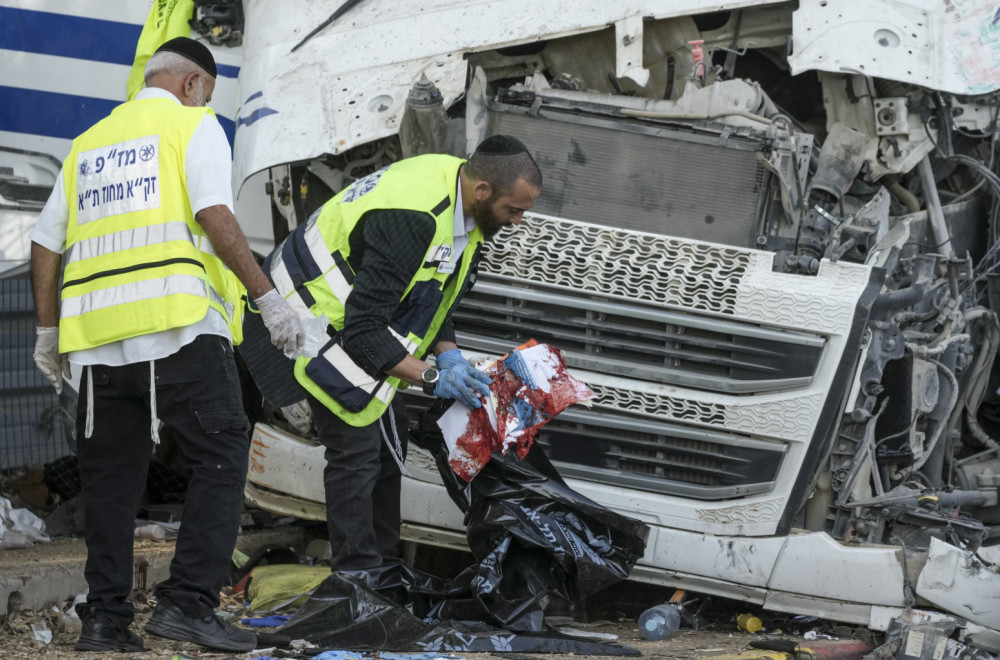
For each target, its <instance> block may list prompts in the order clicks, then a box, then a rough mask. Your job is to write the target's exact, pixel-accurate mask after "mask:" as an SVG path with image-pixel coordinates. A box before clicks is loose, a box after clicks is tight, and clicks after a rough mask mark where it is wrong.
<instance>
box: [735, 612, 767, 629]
mask: <svg viewBox="0 0 1000 660" xmlns="http://www.w3.org/2000/svg"><path fill="white" fill-rule="evenodd" d="M736 627H737V628H739V630H740V632H745V633H755V632H760V630H761V629H762V628H763V627H764V623H763V622H762V621H761V620H760V618H759V617H757V616H754V615H753V614H749V613H747V614H741V615H739V616H738V617H736Z"/></svg>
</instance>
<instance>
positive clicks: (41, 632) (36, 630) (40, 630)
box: [31, 621, 52, 644]
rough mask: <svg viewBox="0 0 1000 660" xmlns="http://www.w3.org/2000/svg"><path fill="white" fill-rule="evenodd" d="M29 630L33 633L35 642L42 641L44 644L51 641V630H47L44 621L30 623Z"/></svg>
mask: <svg viewBox="0 0 1000 660" xmlns="http://www.w3.org/2000/svg"><path fill="white" fill-rule="evenodd" d="M31 632H32V633H33V634H34V636H35V641H36V642H42V643H44V644H51V643H52V631H51V630H49V627H48V626H47V625H46V624H45V622H44V621H42V622H41V623H33V624H31Z"/></svg>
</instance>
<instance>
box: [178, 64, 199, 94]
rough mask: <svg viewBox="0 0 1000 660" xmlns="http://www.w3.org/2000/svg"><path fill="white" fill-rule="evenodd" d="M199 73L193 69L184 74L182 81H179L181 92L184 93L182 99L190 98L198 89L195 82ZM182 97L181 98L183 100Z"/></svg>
mask: <svg viewBox="0 0 1000 660" xmlns="http://www.w3.org/2000/svg"><path fill="white" fill-rule="evenodd" d="M199 75H200V74H198V73H197V72H195V71H191V72H190V73H186V74H184V78H182V83H181V93H182V94H183V95H184V99H186V98H191V97H193V96H194V95H195V94H197V91H198V85H197V82H198V76H199ZM184 99H181V100H182V101H183V100H184Z"/></svg>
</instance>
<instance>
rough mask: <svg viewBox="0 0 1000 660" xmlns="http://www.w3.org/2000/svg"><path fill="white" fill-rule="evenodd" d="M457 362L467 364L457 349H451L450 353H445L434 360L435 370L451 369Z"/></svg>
mask: <svg viewBox="0 0 1000 660" xmlns="http://www.w3.org/2000/svg"><path fill="white" fill-rule="evenodd" d="M459 362H468V360H466V359H465V358H464V357H462V351H460V350H458V349H457V348H453V349H451V350H450V351H445V352H444V353H442V354H441V355H438V356H437V357H436V358H434V363H435V364H437V368H438V369H440V370H441V371H444V370H445V369H451V368H452V367H454V366H455V365H456V364H458V363H459Z"/></svg>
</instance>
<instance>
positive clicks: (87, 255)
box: [59, 98, 245, 352]
mask: <svg viewBox="0 0 1000 660" xmlns="http://www.w3.org/2000/svg"><path fill="white" fill-rule="evenodd" d="M209 113H211V110H209V109H208V108H190V107H186V106H182V105H180V104H178V103H176V102H174V101H172V100H170V99H165V98H149V99H141V100H138V101H132V102H129V103H125V104H123V105H121V106H118V107H117V108H116V109H115V110H114V111H113V112H112V113H111V115H110V116H108V117H107V118H105V119H104V120H102V121H100V122H98V123H97V124H96V125H95V126H93V127H92V128H91V129H90V130H88V131H87V132H85V133H84V134H83V135H81V136H80V137H78V138H77V139H76V140H74V142H73V147H72V150H71V151H70V154H69V156H67V158H66V161H65V162H64V164H63V178H64V181H65V185H66V197H67V199H68V200H70V205H69V222H68V225H67V234H66V248H67V249H66V253H65V256H64V261H63V263H64V272H63V285H62V289H61V304H60V337H59V339H60V351H62V352H71V351H75V350H83V349H88V348H93V347H95V346H100V345H103V344H106V343H110V342H114V341H120V340H122V339H127V338H130V337H135V336H139V335H143V334H149V333H154V332H160V331H163V330H168V329H171V328H176V327H182V326H185V325H190V324H193V323H196V322H198V321H200V320H201V319H203V318H204V317H205V314H206V313H211V312H210V311H209V310H212V309H214V310H215V311H216V312H218V313H219V314H220V315H222V316H223V318H224V319H225V321H226V324H227V325H228V326H229V328H230V332H231V333H232V339H233V343H234V344H238V343H239V342H240V341H241V340H242V310H243V308H242V305H237V303H238V302H239V301H240V298H241V297H242V296H243V295H244V294H245V290H244V289H243V287H242V284H240V282H239V280H238V279H237V278H236V276H235V275H234V274H233V273H232V272H231V271H230V270H229V269H228V268H227V267H226V266H225V264H223V263H222V261H221V259H219V257H218V256H217V255H216V253H215V250H214V249H213V248H212V245H211V242H210V241H209V240H208V237H207V236H205V234H204V231H203V230H202V228H201V226H200V225H199V224H198V223H197V222H196V221H195V219H194V216H193V214H192V213H191V205H190V201H189V200H188V197H187V191H186V186H185V185H184V176H185V174H184V165H185V157H186V152H187V145H188V144H189V143H190V141H191V137H192V136H193V135H194V132H195V130H196V129H197V127H198V125H199V124H200V123H201V121H202V120H203V119H204V118H205V116H206V114H209Z"/></svg>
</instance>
